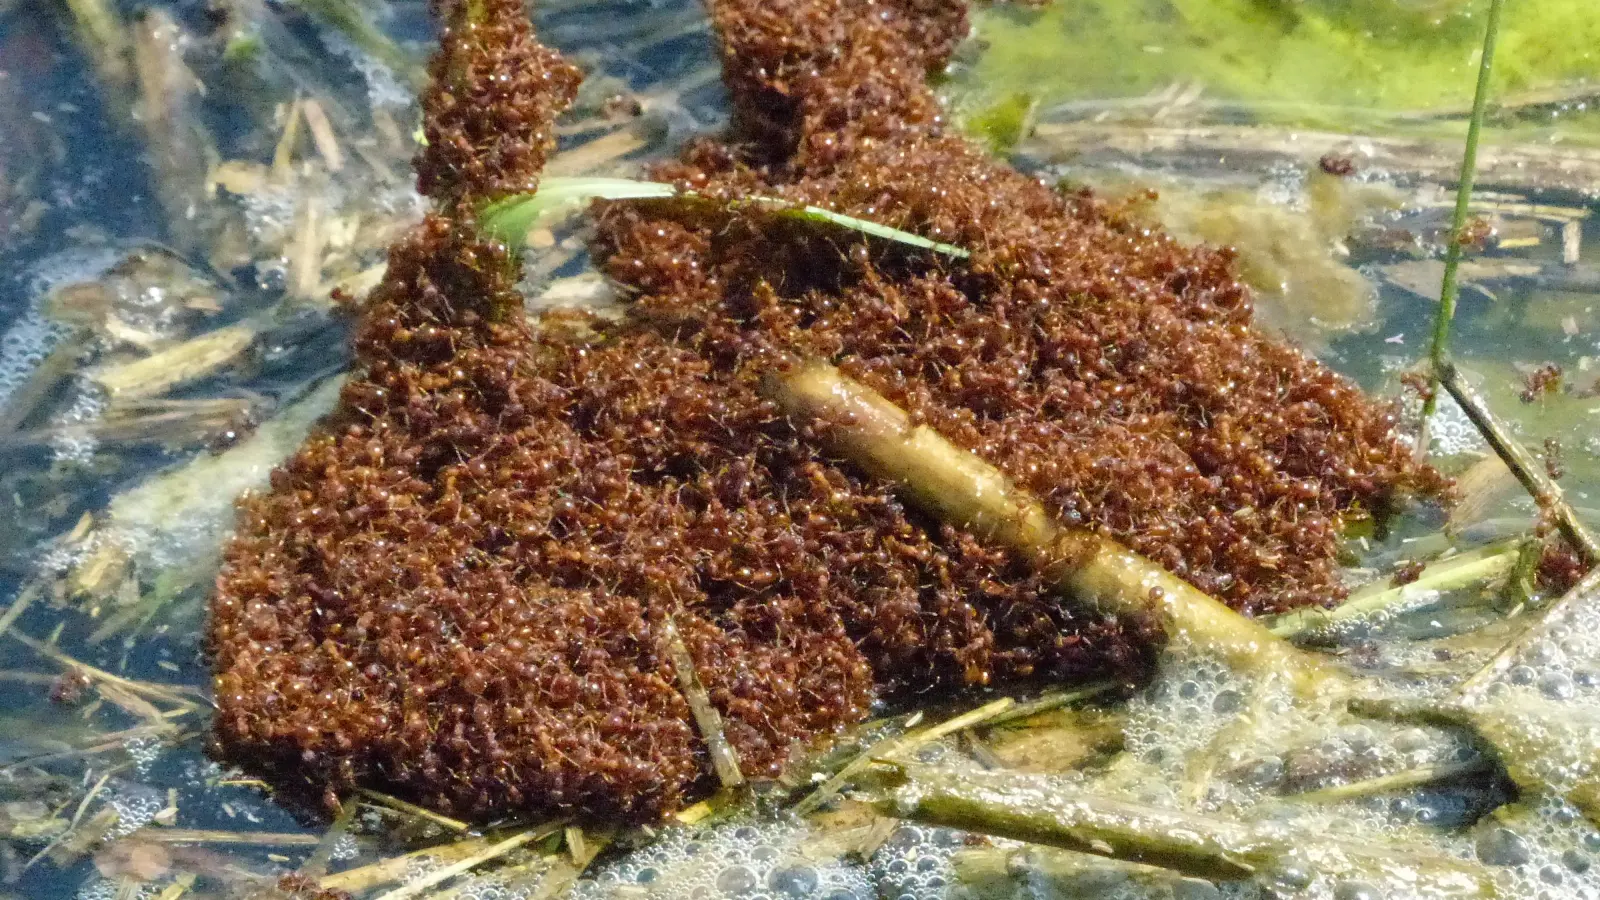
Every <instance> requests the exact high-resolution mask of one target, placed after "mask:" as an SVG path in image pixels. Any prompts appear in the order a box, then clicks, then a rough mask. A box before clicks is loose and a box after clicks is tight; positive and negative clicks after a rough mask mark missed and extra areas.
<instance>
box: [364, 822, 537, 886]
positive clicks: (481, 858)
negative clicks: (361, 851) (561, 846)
mask: <svg viewBox="0 0 1600 900" xmlns="http://www.w3.org/2000/svg"><path fill="white" fill-rule="evenodd" d="M560 828H561V826H560V825H559V824H554V825H541V826H540V827H538V828H530V829H528V830H527V831H520V832H518V833H516V834H514V835H512V836H511V837H508V838H506V839H505V840H503V841H499V842H498V843H495V844H491V845H490V846H488V847H485V848H484V849H482V850H480V851H479V852H477V853H474V854H472V855H471V856H469V857H467V858H466V859H463V860H460V861H459V862H455V863H452V864H451V865H448V866H445V867H444V868H442V869H436V870H434V871H432V872H429V873H428V874H427V875H424V876H423V877H421V878H418V879H417V880H416V881H413V882H411V883H410V884H408V885H406V886H405V887H402V888H399V889H397V890H393V891H390V892H389V893H387V894H384V895H383V896H382V897H381V898H379V900H407V898H409V897H416V896H418V895H420V894H422V893H423V892H424V891H426V890H428V889H429V888H432V887H433V886H434V885H437V884H443V883H444V882H446V881H449V880H450V879H452V878H454V877H456V876H457V875H460V874H462V873H464V872H468V871H470V870H472V869H475V868H477V867H478V866H481V865H483V864H484V863H486V862H488V861H490V860H492V859H496V858H498V857H501V856H504V855H506V854H507V853H510V852H511V851H513V850H515V849H517V848H518V847H521V846H522V845H524V844H528V843H531V842H533V841H537V840H542V839H544V838H547V837H549V836H550V835H552V834H555V833H556V832H557V831H559V830H560Z"/></svg>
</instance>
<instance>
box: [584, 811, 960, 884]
mask: <svg viewBox="0 0 1600 900" xmlns="http://www.w3.org/2000/svg"><path fill="white" fill-rule="evenodd" d="M815 837H816V832H815V831H814V830H813V829H812V828H811V826H809V825H806V824H804V823H800V822H796V821H793V820H788V819H780V820H775V821H765V822H757V823H738V824H727V825H721V826H716V827H713V828H710V829H693V828H675V829H672V830H671V831H668V832H667V833H665V834H664V835H662V836H661V838H660V839H659V840H657V841H656V842H655V843H653V844H651V845H650V846H648V847H645V848H643V849H641V850H639V851H637V852H635V853H632V854H629V855H628V856H626V857H625V858H623V859H620V860H618V861H616V862H614V863H612V864H609V865H607V866H603V867H601V868H600V869H598V870H597V871H596V872H594V873H593V874H592V875H591V876H588V877H586V878H584V879H583V880H582V881H580V882H579V883H578V885H577V887H576V888H575V889H574V891H573V894H572V896H573V897H574V898H575V900H601V898H613V897H615V898H623V897H627V898H640V900H643V898H662V900H667V898H671V900H679V898H682V900H719V898H735V897H738V898H747V900H757V898H766V900H784V898H791V897H793V898H801V897H806V898H819V900H869V898H873V897H876V896H878V894H877V892H876V891H875V890H874V889H873V885H872V883H871V881H870V879H869V877H868V873H867V872H866V871H865V870H864V869H862V868H861V867H859V866H853V865H849V864H846V863H844V862H842V861H840V860H837V859H828V858H818V857H814V856H813V855H812V854H811V853H810V852H808V848H807V844H808V841H809V840H812V839H814V838H815ZM911 868H916V865H915V864H914V863H913V864H911ZM930 871H931V870H930ZM928 877H936V876H933V875H929V876H928Z"/></svg>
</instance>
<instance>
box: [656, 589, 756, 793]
mask: <svg viewBox="0 0 1600 900" xmlns="http://www.w3.org/2000/svg"><path fill="white" fill-rule="evenodd" d="M662 632H663V633H664V637H665V638H666V645H667V655H668V656H670V657H671V658H672V668H673V669H675V670H676V671H677V673H678V690H679V691H680V692H682V694H683V699H684V701H685V702H686V703H688V704H689V712H690V713H691V714H692V715H693V716H694V723H695V726H696V727H697V728H698V729H699V730H700V739H701V740H703V741H705V743H706V752H707V753H709V754H710V756H711V770H712V771H713V772H714V773H716V776H717V781H719V782H721V784H722V789H723V790H725V791H735V790H738V789H739V788H741V787H743V786H744V784H745V780H744V774H743V773H742V772H740V771H739V754H738V752H737V751H735V750H734V748H733V744H732V743H730V742H729V741H728V736H727V734H726V733H725V732H724V731H723V729H722V715H721V714H720V713H718V712H717V708H716V707H715V706H713V705H712V703H711V695H710V694H709V693H708V692H707V691H706V688H705V685H703V684H701V683H700V675H699V674H698V673H697V672H696V671H695V667H694V657H693V656H692V655H690V653H689V648H688V647H687V646H686V645H685V644H684V643H683V636H682V635H681V634H679V633H678V626H677V623H676V622H674V621H673V620H672V617H671V616H668V617H667V618H666V619H665V620H664V621H663V622H662Z"/></svg>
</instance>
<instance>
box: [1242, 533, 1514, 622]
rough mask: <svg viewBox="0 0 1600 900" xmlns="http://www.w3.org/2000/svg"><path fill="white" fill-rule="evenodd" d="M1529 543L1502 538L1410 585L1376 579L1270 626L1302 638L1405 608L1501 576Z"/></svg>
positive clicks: (1441, 563) (1436, 566)
mask: <svg viewBox="0 0 1600 900" xmlns="http://www.w3.org/2000/svg"><path fill="white" fill-rule="evenodd" d="M1527 543H1528V541H1527V540H1526V539H1523V538H1517V539H1514V540H1509V541H1501V542H1499V543H1496V544H1491V545H1489V546H1487V547H1480V548H1478V549H1476V550H1471V551H1468V552H1466V553H1461V554H1457V555H1456V556H1451V557H1449V558H1447V559H1441V560H1437V561H1435V562H1433V563H1430V564H1429V565H1428V566H1427V567H1426V568H1424V569H1423V570H1422V574H1421V575H1419V576H1418V577H1417V580H1415V581H1413V582H1410V583H1409V584H1402V585H1399V586H1389V583H1388V580H1387V579H1383V580H1380V581H1376V582H1374V583H1373V584H1371V585H1368V586H1367V587H1366V588H1363V589H1361V590H1358V591H1356V592H1354V593H1352V594H1351V595H1350V597H1349V598H1348V599H1347V600H1345V602H1344V603H1342V604H1340V605H1339V606H1336V607H1334V608H1333V609H1314V608H1307V609H1297V610H1295V611H1293V612H1289V613H1285V614H1283V615H1281V616H1278V617H1277V618H1275V619H1273V620H1272V624H1271V625H1270V627H1271V629H1272V632H1273V634H1277V635H1280V636H1282V637H1289V638H1292V637H1298V636H1300V635H1304V634H1307V633H1311V632H1316V631H1320V630H1322V629H1325V628H1328V627H1330V626H1334V625H1343V624H1348V623H1350V622H1356V621H1360V620H1362V619H1365V618H1368V617H1370V616H1373V615H1375V614H1380V613H1383V612H1387V611H1390V610H1394V609H1404V608H1405V607H1406V606H1407V605H1408V604H1409V603H1411V602H1413V601H1415V600H1417V599H1420V598H1424V597H1428V596H1431V595H1434V594H1437V593H1439V592H1442V591H1449V590H1455V589H1457V588H1461V587H1465V586H1467V585H1470V584H1476V583H1479V582H1483V581H1487V580H1489V579H1491V578H1499V577H1500V576H1502V575H1504V574H1506V573H1507V572H1510V571H1512V570H1513V569H1514V568H1515V567H1516V564H1517V559H1518V557H1519V556H1520V555H1521V553H1522V548H1523V546H1524V545H1525V544H1527Z"/></svg>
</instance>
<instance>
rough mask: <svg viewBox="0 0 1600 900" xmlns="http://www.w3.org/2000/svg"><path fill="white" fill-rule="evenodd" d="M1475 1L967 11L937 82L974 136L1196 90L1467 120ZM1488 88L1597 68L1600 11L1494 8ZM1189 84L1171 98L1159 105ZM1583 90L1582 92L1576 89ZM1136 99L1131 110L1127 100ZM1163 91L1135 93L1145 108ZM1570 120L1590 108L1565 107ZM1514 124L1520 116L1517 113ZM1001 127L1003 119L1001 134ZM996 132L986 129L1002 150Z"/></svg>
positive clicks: (1568, 0) (1270, 103)
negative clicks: (1054, 113)
mask: <svg viewBox="0 0 1600 900" xmlns="http://www.w3.org/2000/svg"><path fill="white" fill-rule="evenodd" d="M1480 6H1481V4H1476V3H1468V2H1465V0H1355V2H1348V3H1345V2H1334V0H1311V2H1288V0H1131V2H1130V0H1063V2H1059V3H1055V4H1052V5H1050V6H1048V7H1045V8H1043V9H1036V10H1032V9H1025V8H1021V7H1016V6H1006V5H998V6H994V7H990V8H987V9H984V10H982V11H980V12H979V13H977V14H976V28H975V34H976V35H977V38H978V41H979V44H978V46H979V47H980V48H981V50H980V52H979V53H978V55H977V57H976V59H975V61H974V62H973V63H972V64H971V65H970V66H969V67H966V68H963V69H962V70H960V71H958V72H956V73H954V76H953V79H952V81H951V82H950V83H949V85H948V86H947V87H948V90H949V91H950V94H951V97H952V99H953V100H954V101H955V105H956V108H957V109H958V110H962V111H964V112H965V116H964V120H965V121H966V122H968V123H969V127H971V128H972V129H973V130H974V131H975V132H977V133H979V134H980V135H985V136H988V135H989V131H990V126H991V125H992V124H993V123H995V122H999V123H1001V124H1009V123H1011V122H1012V121H1013V120H1014V119H1015V116H1014V115H1006V114H1004V113H1005V112H1006V111H1007V110H1015V109H1016V108H1018V104H1019V102H1020V101H1019V99H1018V97H1019V96H1024V97H1026V98H1029V99H1031V100H1032V101H1035V102H1037V103H1038V104H1039V105H1040V108H1041V110H1042V112H1043V113H1044V114H1045V115H1049V114H1050V112H1051V110H1052V109H1054V108H1056V107H1059V106H1060V105H1062V104H1074V103H1079V104H1084V105H1085V111H1089V112H1094V111H1104V110H1106V109H1111V110H1115V109H1116V108H1117V106H1118V104H1117V102H1116V101H1107V99H1106V98H1124V99H1130V100H1131V99H1132V98H1140V97H1145V96H1147V95H1158V94H1161V92H1164V91H1169V90H1171V89H1172V88H1173V86H1174V85H1197V86H1198V87H1199V88H1200V89H1201V92H1200V95H1199V96H1200V97H1201V98H1203V99H1204V100H1205V101H1206V102H1209V103H1219V104H1221V105H1222V107H1223V108H1224V109H1225V110H1232V111H1234V112H1235V113H1240V112H1242V113H1244V114H1245V116H1246V117H1247V118H1248V119H1251V120H1257V121H1272V122H1278V123H1285V124H1296V125H1308V126H1309V125H1316V126H1322V127H1359V126H1363V125H1371V124H1374V123H1375V122H1392V121H1394V120H1396V119H1406V118H1412V119H1426V118H1429V117H1434V116H1446V117H1448V116H1463V117H1464V116H1465V114H1466V112H1467V111H1468V109H1469V106H1470V102H1471V99H1472V83H1473V77H1474V73H1475V71H1476V67H1477V63H1478V53H1479V51H1480V49H1481V45H1482V40H1483V34H1482V31H1483V16H1482V15H1481V14H1480V13H1481V10H1480ZM1500 47H1501V52H1500V58H1499V59H1498V60H1497V62H1496V67H1495V73H1494V83H1493V94H1494V96H1495V97H1496V98H1498V99H1499V100H1500V101H1501V102H1502V104H1509V105H1517V104H1519V103H1523V102H1526V103H1531V104H1534V105H1539V102H1540V101H1543V100H1547V99H1548V100H1550V101H1551V103H1554V104H1557V105H1558V104H1559V98H1560V97H1561V96H1564V95H1565V93H1566V92H1564V91H1563V88H1566V87H1571V86H1572V85H1574V84H1576V83H1579V82H1581V80H1582V79H1584V78H1592V77H1593V75H1594V74H1595V72H1596V70H1597V68H1600V50H1597V49H1596V48H1600V17H1597V16H1595V15H1594V8H1593V4H1592V3H1591V2H1589V0H1523V2H1519V3H1516V4H1515V5H1513V6H1511V7H1509V8H1508V9H1507V14H1506V19H1505V22H1504V23H1503V27H1502V29H1501V32H1500ZM1185 93H1188V94H1189V96H1190V97H1191V102H1192V99H1193V96H1194V94H1193V91H1192V90H1191V91H1189V92H1185V91H1183V90H1177V91H1174V92H1173V97H1174V98H1177V99H1174V100H1170V102H1171V103H1179V102H1181V99H1182V96H1183V95H1184V94H1185ZM1580 93H1581V91H1580ZM1133 105H1136V106H1137V105H1138V104H1133ZM1163 105H1168V102H1167V101H1157V102H1154V103H1153V104H1152V103H1145V104H1143V105H1142V106H1141V107H1140V108H1143V109H1145V110H1147V111H1154V110H1156V109H1159V108H1161V106H1163ZM1564 119H1565V120H1566V121H1567V124H1568V125H1569V126H1570V125H1572V124H1573V123H1575V122H1580V121H1581V122H1583V123H1584V124H1585V125H1586V126H1587V128H1586V130H1594V124H1593V123H1594V122H1595V118H1594V117H1593V116H1589V115H1579V116H1577V117H1564ZM1522 124H1523V125H1524V127H1525V126H1526V123H1522ZM1000 131H1001V132H1003V131H1004V129H1000ZM1004 137H1005V135H1004V134H996V135H993V136H989V140H990V142H991V143H992V144H999V145H1002V146H1003V145H1004Z"/></svg>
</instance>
